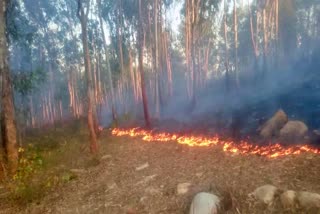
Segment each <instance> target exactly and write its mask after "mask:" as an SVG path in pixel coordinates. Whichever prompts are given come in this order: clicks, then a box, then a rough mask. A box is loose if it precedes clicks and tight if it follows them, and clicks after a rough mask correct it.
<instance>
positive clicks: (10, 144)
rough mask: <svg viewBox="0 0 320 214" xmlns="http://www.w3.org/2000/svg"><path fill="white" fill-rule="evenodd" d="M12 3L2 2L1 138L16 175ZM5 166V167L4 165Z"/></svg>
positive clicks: (0, 36)
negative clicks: (10, 50)
mask: <svg viewBox="0 0 320 214" xmlns="http://www.w3.org/2000/svg"><path fill="white" fill-rule="evenodd" d="M11 3H12V2H11V1H9V0H7V1H0V72H1V80H2V82H1V84H2V90H1V97H2V99H1V110H2V111H1V133H2V135H1V137H2V144H3V148H4V153H5V160H6V162H7V166H8V169H9V172H10V173H11V174H14V173H15V172H16V170H17V168H18V148H17V129H16V124H15V110H14V109H15V108H14V103H13V88H12V80H11V73H10V67H9V64H8V62H9V61H8V57H9V54H8V41H7V27H6V24H7V18H8V16H7V15H8V10H7V9H8V7H10V4H11ZM2 166H3V165H2Z"/></svg>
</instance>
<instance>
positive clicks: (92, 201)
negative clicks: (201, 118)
mask: <svg viewBox="0 0 320 214" xmlns="http://www.w3.org/2000/svg"><path fill="white" fill-rule="evenodd" d="M77 139H78V138H77ZM86 140H87V138H84V137H82V140H81V143H80V144H79V142H77V143H75V142H67V144H66V145H68V144H69V143H74V147H73V146H71V147H68V148H69V149H68V150H65V149H62V151H63V152H62V154H61V156H59V158H57V157H56V159H57V160H58V162H56V163H55V165H56V167H58V166H61V164H63V165H64V167H65V168H67V169H70V168H81V169H86V172H85V173H79V174H78V175H77V176H78V179H75V180H72V181H70V182H69V183H67V184H65V185H63V186H60V188H57V189H55V190H54V191H53V192H51V193H50V194H48V195H47V196H46V197H45V198H44V199H42V200H40V201H38V202H37V203H32V204H29V205H28V206H27V208H26V207H12V206H11V207H10V208H8V209H6V210H5V212H6V213H16V212H17V211H19V212H21V213H113V214H117V213H137V214H138V213H139V214H140V213H141V214H143V213H187V212H188V209H189V205H190V202H191V200H192V197H193V196H194V195H195V194H196V193H197V192H199V191H207V192H214V193H216V194H220V195H221V196H224V197H226V198H229V199H231V201H232V203H231V202H230V200H229V201H227V202H226V206H227V207H231V209H229V211H225V213H237V214H239V213H244V214H247V213H252V214H254V213H257V214H258V213H259V214H261V213H310V212H304V211H303V210H299V209H296V210H291V211H285V210H283V209H282V208H281V206H280V205H279V204H278V203H275V204H274V205H273V206H272V207H265V206H263V205H261V204H257V203H255V202H254V201H251V200H249V198H248V194H249V193H250V192H252V191H253V190H254V189H255V188H257V187H258V186H260V185H264V184H273V185H275V186H277V187H279V188H281V189H283V190H286V189H293V190H306V191H311V192H318V193H320V182H319V177H320V156H316V155H312V154H307V153H306V154H302V155H299V156H288V157H282V158H278V159H268V158H265V157H259V156H253V155H250V156H241V155H230V154H226V153H224V152H222V150H221V148H218V147H209V148H190V147H186V146H181V145H177V144H176V143H174V142H169V143H159V142H154V143H153V142H149V143H147V142H144V141H141V140H140V139H139V138H126V137H121V138H115V137H112V136H110V133H109V131H105V132H104V133H103V135H102V136H101V140H100V148H101V154H100V157H102V156H104V155H110V157H106V158H105V159H103V160H101V159H91V158H86V157H88V153H87V152H88V151H87V149H86V146H84V147H83V148H81V145H87V144H86V143H85V141H86ZM63 145H64V144H63ZM63 145H59V146H58V148H62V147H63ZM79 145H80V148H79ZM68 155H70V157H69V158H67V157H68ZM84 160H85V161H84ZM90 160H91V161H90ZM62 161H63V163H62ZM64 162H65V163H64ZM146 162H148V163H149V165H150V166H149V167H148V168H146V169H144V170H141V171H136V170H135V168H136V167H138V166H140V165H142V164H144V163H146ZM51 163H54V162H53V161H51ZM95 165H96V166H95ZM89 166H90V167H89ZM52 167H53V166H50V168H52ZM184 182H190V183H192V185H193V188H192V190H191V191H190V192H189V193H188V194H186V195H183V196H178V195H177V194H176V187H177V184H179V183H184ZM0 213H1V211H0ZM315 213H317V212H316V211H315Z"/></svg>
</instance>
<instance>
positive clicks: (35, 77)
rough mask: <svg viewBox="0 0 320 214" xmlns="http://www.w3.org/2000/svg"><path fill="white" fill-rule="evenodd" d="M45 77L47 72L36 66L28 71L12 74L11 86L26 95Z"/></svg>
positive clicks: (42, 81) (44, 79) (43, 80)
mask: <svg viewBox="0 0 320 214" xmlns="http://www.w3.org/2000/svg"><path fill="white" fill-rule="evenodd" d="M46 79H47V74H46V73H45V72H44V71H43V70H42V69H41V68H37V69H36V70H34V71H31V72H28V73H18V74H15V75H14V76H13V86H14V89H15V90H16V91H17V92H19V93H20V94H22V95H26V94H29V93H30V92H31V91H33V90H35V89H37V88H38V87H39V86H40V85H41V83H44V82H45V81H46Z"/></svg>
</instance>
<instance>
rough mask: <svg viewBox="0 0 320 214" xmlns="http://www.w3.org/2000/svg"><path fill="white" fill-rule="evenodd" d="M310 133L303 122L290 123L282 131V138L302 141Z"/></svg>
mask: <svg viewBox="0 0 320 214" xmlns="http://www.w3.org/2000/svg"><path fill="white" fill-rule="evenodd" d="M307 133H308V127H307V125H306V124H304V123H303V122H301V121H289V122H287V123H286V125H285V126H284V127H283V128H282V129H281V130H280V138H281V139H286V140H300V139H302V138H304V137H305V136H306V134H307Z"/></svg>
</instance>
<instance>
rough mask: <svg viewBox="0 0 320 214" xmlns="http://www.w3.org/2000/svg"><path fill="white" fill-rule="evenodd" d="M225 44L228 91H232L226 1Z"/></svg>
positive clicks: (225, 5)
mask: <svg viewBox="0 0 320 214" xmlns="http://www.w3.org/2000/svg"><path fill="white" fill-rule="evenodd" d="M224 44H225V67H226V89H227V91H229V90H230V79H229V78H230V77H229V53H228V28H227V3H226V0H224Z"/></svg>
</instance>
